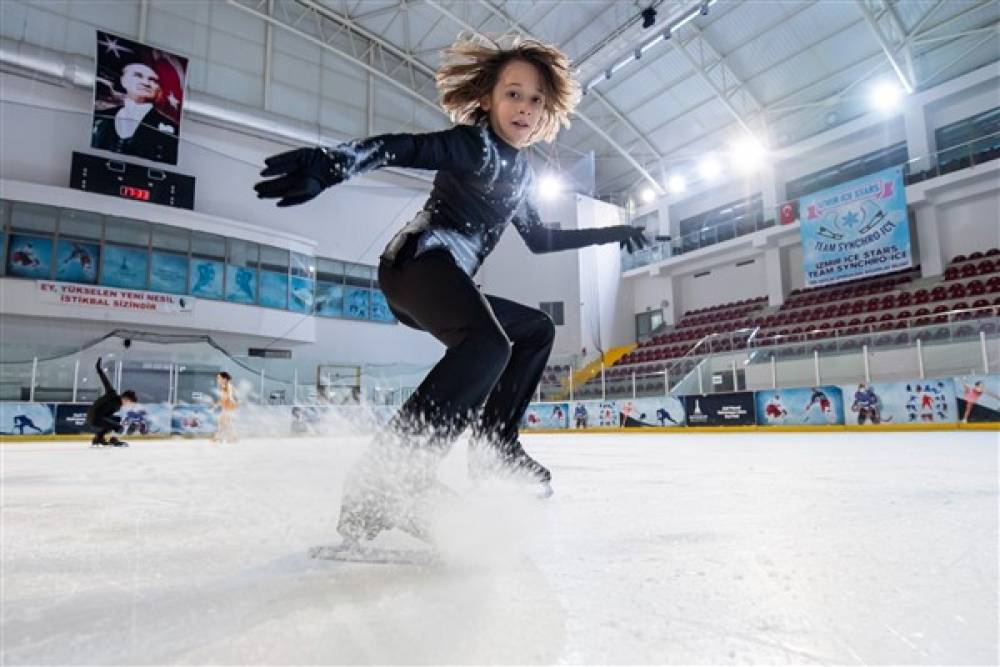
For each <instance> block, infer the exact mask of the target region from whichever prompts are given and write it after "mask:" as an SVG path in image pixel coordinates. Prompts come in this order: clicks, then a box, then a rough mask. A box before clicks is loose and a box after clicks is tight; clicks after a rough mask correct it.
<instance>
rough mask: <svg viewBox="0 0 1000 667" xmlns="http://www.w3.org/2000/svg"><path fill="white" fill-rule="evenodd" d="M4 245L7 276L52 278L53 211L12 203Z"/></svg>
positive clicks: (54, 220) (35, 205) (36, 206)
mask: <svg viewBox="0 0 1000 667" xmlns="http://www.w3.org/2000/svg"><path fill="white" fill-rule="evenodd" d="M10 230H11V233H10V238H9V239H8V241H7V275H11V276H16V277H18V278H34V279H38V278H51V277H52V238H53V236H54V235H55V231H56V209H54V208H52V207H50V206H39V205H37V204H24V203H21V202H14V204H13V206H12V207H11V216H10Z"/></svg>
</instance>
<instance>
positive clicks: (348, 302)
mask: <svg viewBox="0 0 1000 667" xmlns="http://www.w3.org/2000/svg"><path fill="white" fill-rule="evenodd" d="M374 273H375V272H374V270H373V269H372V267H370V266H364V265H363V264H346V265H345V271H344V282H345V284H346V285H347V286H346V287H345V289H344V314H345V315H346V316H347V317H350V318H352V319H356V320H367V319H368V318H369V316H370V313H371V293H372V290H371V287H372V280H373V278H374Z"/></svg>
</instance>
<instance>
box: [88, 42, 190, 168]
mask: <svg viewBox="0 0 1000 667" xmlns="http://www.w3.org/2000/svg"><path fill="white" fill-rule="evenodd" d="M187 66H188V61H187V58H183V57H181V56H178V55H176V54H173V53H170V52H169V51H164V50H162V49H157V48H153V47H151V46H146V45H145V44H140V43H139V42H133V41H132V40H130V39H126V38H125V37H119V36H118V35H113V34H111V33H109V32H104V31H102V30H98V31H97V72H96V76H95V79H94V116H93V124H92V127H91V137H90V145H91V147H92V148H97V149H100V150H105V151H111V152H114V153H123V154H125V155H134V156H135V157H140V158H145V159H146V160H153V161H154V162H165V163H168V164H177V146H178V143H179V140H180V136H181V115H182V111H183V107H184V89H185V82H186V80H187Z"/></svg>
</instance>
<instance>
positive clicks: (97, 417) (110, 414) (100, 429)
mask: <svg viewBox="0 0 1000 667" xmlns="http://www.w3.org/2000/svg"><path fill="white" fill-rule="evenodd" d="M95 368H97V376H98V377H99V378H100V379H101V384H102V385H104V393H103V394H101V395H100V396H99V397H98V398H97V400H95V401H94V402H93V403H91V404H90V407H89V408H88V409H87V421H86V424H87V426H88V427H89V428H90V429H91V430H92V431H94V434H95V435H94V439H93V440H91V441H90V444H91V445H92V446H94V447H99V446H102V445H112V446H114V447H125V446H127V443H125V442H123V441H121V440H119V439H118V437H117V436H114V435H113V436H111V438H110V440H106V439H105V436H107V434H108V433H120V432H121V431H122V420H121V417H119V416H118V415H117V414H115V413H117V412H118V411H119V410H121V409H122V407H123V406H124V407H128V406H130V405H133V404H134V403H138V402H139V399H138V397H137V396H136V394H135V392H134V391H132V390H131V389H126V390H125V391H123V392H122V393H121V394H119V393H118V392H116V391H115V388H114V386H113V385H112V384H111V380H109V379H108V376H107V375H105V374H104V369H103V368H102V367H101V357H98V358H97V365H96V366H95Z"/></svg>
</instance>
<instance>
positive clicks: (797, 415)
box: [756, 385, 844, 426]
mask: <svg viewBox="0 0 1000 667" xmlns="http://www.w3.org/2000/svg"><path fill="white" fill-rule="evenodd" d="M756 404H757V424H759V425H760V426H784V425H806V424H808V425H810V426H827V425H834V424H838V425H839V424H843V423H844V398H843V395H842V394H841V392H840V387H834V386H831V385H826V386H822V387H795V388H783V389H774V390H768V391H758V392H757V393H756Z"/></svg>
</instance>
